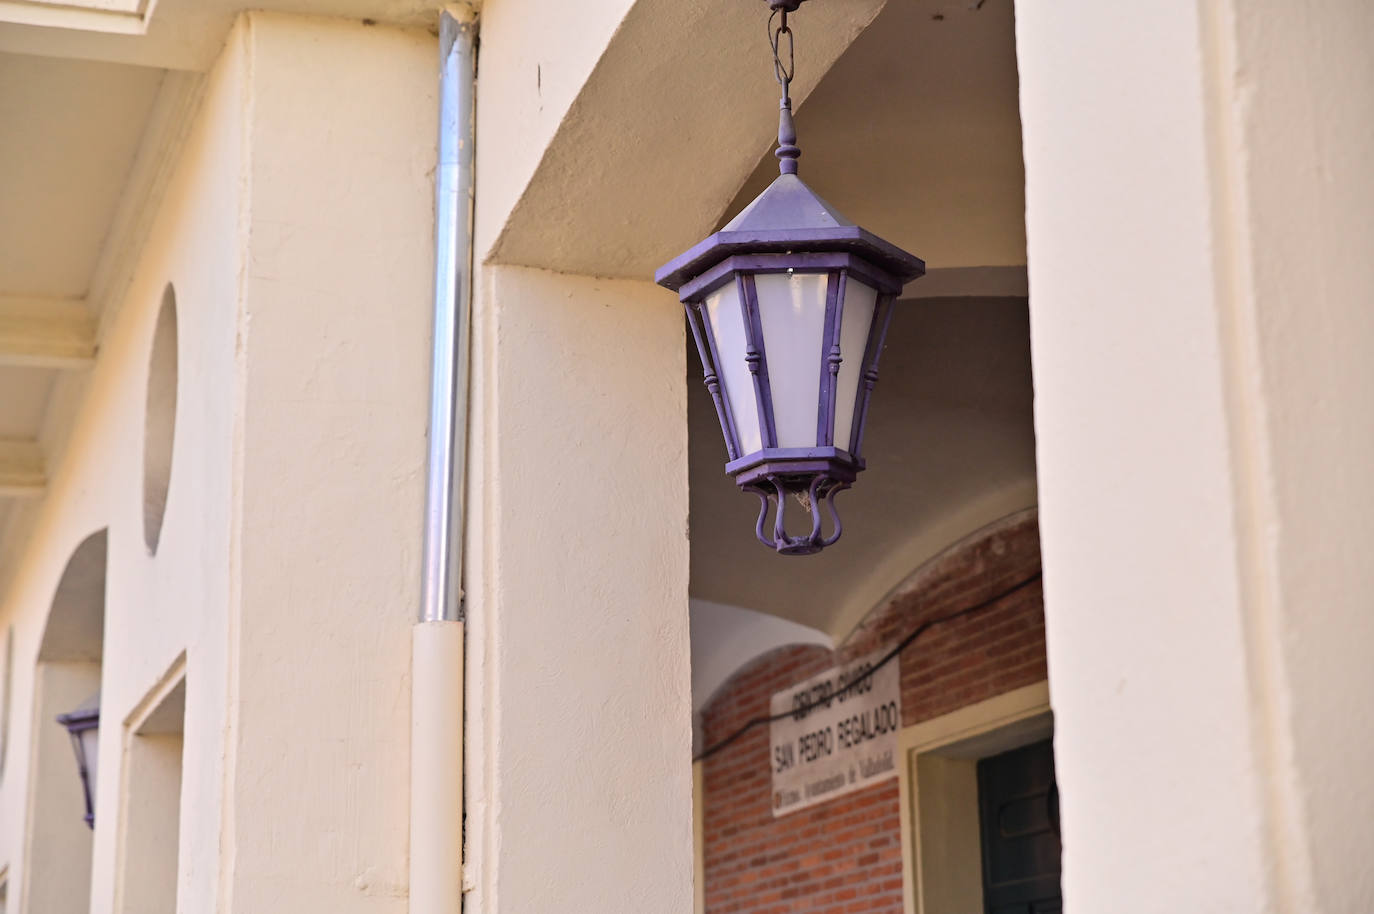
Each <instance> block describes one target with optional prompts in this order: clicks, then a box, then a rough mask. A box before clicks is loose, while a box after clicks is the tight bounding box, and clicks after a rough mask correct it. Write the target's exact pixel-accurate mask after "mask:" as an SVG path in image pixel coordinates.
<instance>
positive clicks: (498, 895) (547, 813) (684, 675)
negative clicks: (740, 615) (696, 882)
mask: <svg viewBox="0 0 1374 914" xmlns="http://www.w3.org/2000/svg"><path fill="white" fill-rule="evenodd" d="M475 308H476V325H475V332H474V341H475V342H474V346H475V351H474V355H473V396H474V402H473V416H474V425H473V431H472V451H471V452H472V463H471V465H470V467H469V483H470V502H469V515H468V534H467V535H468V548H469V564H468V604H467V606H468V618H467V631H468V638H469V640H468V689H467V697H468V716H467V762H466V766H465V770H466V773H467V792H466V802H467V811H466V829H467V858H466V870H467V879H468V889H469V894H468V903H469V904H470V905H471V906H472V907H473V910H477V911H481V912H482V914H545V912H547V914H554V912H565V911H596V912H599V914H642V912H645V911H690V910H691V909H692V871H693V862H692V774H691V761H690V759H691V740H692V724H691V700H690V672H689V645H688V629H687V573H688V553H687V549H688V544H687V422H686V366H685V365H684V358H685V352H686V349H685V342H684V338H683V334H684V326H683V321H682V315H681V312H680V309H679V307H678V306H677V304H676V302H674V301H673V300H672V297H671V296H665V295H664V294H663V292H662V290H661V289H658V288H657V287H655V286H653V285H651V284H650V283H647V282H634V281H625V280H601V279H594V278H591V277H584V276H569V275H565V274H557V273H550V272H545V271H541V270H532V269H526V268H519V267H488V268H486V269H485V270H484V271H483V273H482V282H481V283H480V287H479V290H478V295H477V296H476V302H475Z"/></svg>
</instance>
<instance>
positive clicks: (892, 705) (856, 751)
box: [768, 652, 902, 817]
mask: <svg viewBox="0 0 1374 914" xmlns="http://www.w3.org/2000/svg"><path fill="white" fill-rule="evenodd" d="M882 656H883V654H882V653H881V652H880V653H876V654H871V655H869V656H868V657H864V658H861V659H859V660H855V661H853V662H851V663H847V664H845V665H844V666H837V667H835V668H834V669H830V670H826V671H825V672H824V673H821V674H820V675H819V676H814V677H812V678H811V679H808V680H806V681H805V682H803V683H801V684H800V685H797V686H793V687H792V688H790V689H786V690H784V691H782V692H777V693H775V694H774V695H773V700H772V702H771V704H770V707H769V713H770V714H773V715H777V714H783V713H785V712H791V713H788V714H787V715H786V716H785V717H782V718H780V719H778V720H775V721H773V722H772V723H770V724H769V734H768V735H769V743H770V750H771V751H770V752H769V765H770V767H771V768H772V770H773V815H774V816H775V817H776V816H781V815H785V814H787V813H789V812H796V811H797V810H799V809H805V808H806V807H808V806H813V805H815V804H816V803H823V802H825V801H826V800H833V799H834V798H835V797H839V796H843V795H844V794H847V793H852V792H853V791H855V790H862V789H863V788H865V787H870V786H872V785H874V784H876V783H878V782H879V781H884V780H886V779H888V778H890V777H894V776H895V775H896V774H897V732H898V731H899V730H900V729H901V727H902V688H901V674H900V671H899V661H898V658H896V657H894V658H893V659H892V660H890V661H889V662H888V663H887V665H886V666H884V667H882V668H881V669H878V670H877V671H876V672H872V674H871V675H865V674H868V673H870V671H873V669H874V667H875V666H876V665H877V662H878V660H879V659H881V657H882ZM856 680H859V681H858V682H857V684H855V685H854V686H853V688H846V686H848V685H849V684H850V683H853V682H855V681H856Z"/></svg>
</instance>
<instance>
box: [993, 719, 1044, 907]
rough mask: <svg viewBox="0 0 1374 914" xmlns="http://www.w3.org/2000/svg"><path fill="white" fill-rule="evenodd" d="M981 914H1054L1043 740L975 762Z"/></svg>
mask: <svg viewBox="0 0 1374 914" xmlns="http://www.w3.org/2000/svg"><path fill="white" fill-rule="evenodd" d="M978 813H979V818H980V825H981V832H982V837H983V907H984V911H985V912H986V914H1058V912H1060V911H1062V910H1063V907H1064V903H1063V900H1062V896H1061V895H1060V889H1059V854H1060V844H1059V790H1058V788H1057V787H1056V785H1055V780H1054V748H1053V746H1052V744H1051V742H1050V741H1049V740H1045V741H1044V742H1039V743H1032V744H1031V745H1029V746H1022V747H1021V748H1020V749H1013V750H1011V751H1010V752H1004V753H1002V754H1001V755H994V756H992V757H990V758H985V759H983V760H982V761H980V762H979V763H978Z"/></svg>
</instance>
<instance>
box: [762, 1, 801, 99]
mask: <svg viewBox="0 0 1374 914" xmlns="http://www.w3.org/2000/svg"><path fill="white" fill-rule="evenodd" d="M779 13H781V14H782V21H781V22H779V23H778V26H777V28H774V27H773V20H774V19H776V18H777V17H778V14H779ZM784 35H786V36H787V48H786V50H787V64H786V65H785V66H784V64H783V62H782V36H784ZM768 46H769V47H770V48H772V49H773V76H774V77H776V78H777V80H778V85H780V86H782V97H783V98H788V97H790V94H789V91H788V90H789V87H790V84H791V82H792V77H793V75H794V74H795V73H796V71H797V62H796V55H795V48H794V47H793V42H792V29H790V28H788V25H787V10H786V9H785V8H784V9H775V10H773V14H772V15H771V16H769V17H768Z"/></svg>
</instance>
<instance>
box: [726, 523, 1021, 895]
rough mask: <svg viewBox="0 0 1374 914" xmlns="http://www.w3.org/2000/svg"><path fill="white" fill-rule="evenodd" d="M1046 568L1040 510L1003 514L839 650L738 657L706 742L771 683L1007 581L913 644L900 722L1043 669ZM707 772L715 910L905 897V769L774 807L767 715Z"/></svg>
mask: <svg viewBox="0 0 1374 914" xmlns="http://www.w3.org/2000/svg"><path fill="white" fill-rule="evenodd" d="M1039 570H1040V541H1039V536H1038V532H1037V526H1036V516H1035V513H1034V512H1033V511H1031V512H1024V513H1022V514H1018V515H1014V516H1012V517H1010V518H1007V519H1005V520H1003V521H1000V522H998V523H996V524H993V525H992V526H991V527H988V528H986V529H984V530H982V531H980V532H979V533H977V534H975V535H974V536H972V537H969V538H968V539H966V540H964V541H962V542H960V543H958V544H956V545H954V546H952V547H951V548H950V549H949V550H947V551H946V552H944V553H943V554H941V555H940V556H938V557H936V558H935V559H934V560H932V561H931V562H929V563H927V564H926V565H925V566H924V567H923V568H922V569H921V570H919V571H918V572H917V573H916V574H914V575H912V577H911V578H910V579H908V581H907V582H906V584H905V585H903V586H902V587H901V588H899V589H898V591H897V592H896V593H895V594H894V595H893V596H892V597H891V598H889V599H888V600H887V601H886V602H885V603H884V604H883V605H882V606H880V607H878V608H876V609H875V610H874V611H873V612H872V613H870V614H869V616H868V618H866V619H865V620H864V621H863V623H862V624H861V625H860V626H859V627H858V628H857V629H856V630H855V631H854V632H853V633H852V634H851V635H850V636H849V638H848V639H846V641H845V642H844V644H842V645H841V646H840V647H839V649H838V650H836V651H835V652H833V653H832V652H830V651H827V650H825V649H824V648H820V647H814V646H793V647H782V648H779V649H777V650H775V651H772V652H770V653H768V654H765V655H763V656H761V657H758V658H756V659H755V660H754V661H752V662H751V663H749V664H748V665H746V666H744V667H743V668H741V669H740V670H739V672H737V673H736V674H735V675H734V676H733V677H732V678H731V679H730V681H729V682H727V683H726V684H725V685H724V686H723V687H722V688H721V689H720V690H719V691H718V692H717V693H716V695H715V696H713V697H712V699H711V701H710V702H709V703H708V704H707V706H706V707H705V708H704V709H703V711H702V726H703V733H704V735H705V745H706V746H711V745H713V744H714V743H715V742H716V741H718V740H720V739H722V738H724V737H726V736H728V735H729V734H731V733H733V732H735V730H737V729H738V728H739V727H740V726H741V725H743V724H744V722H745V721H747V720H749V719H750V718H752V717H758V716H763V715H767V713H768V703H769V699H770V697H771V696H772V695H773V693H774V692H777V691H780V690H782V689H785V688H787V687H789V686H792V685H795V684H796V683H798V682H801V681H802V680H804V679H806V678H808V677H810V676H813V675H815V674H817V673H819V672H821V671H822V670H825V669H828V668H829V667H832V666H835V665H837V664H839V663H843V662H846V661H848V660H849V659H851V658H853V657H858V656H862V655H864V654H868V653H870V652H873V651H877V650H880V649H884V648H890V647H891V646H893V645H894V644H895V643H896V642H898V641H900V640H901V639H902V638H903V637H904V636H906V635H907V634H908V633H909V632H911V631H912V630H913V629H914V628H915V627H916V626H917V625H919V624H920V623H921V622H922V621H923V620H926V619H931V618H936V617H939V616H944V615H947V614H949V613H951V612H955V611H958V610H961V609H964V608H967V607H970V606H975V605H977V604H979V603H982V602H984V601H987V600H989V599H991V598H993V597H996V596H997V595H999V594H1003V593H1006V592H1007V591H1008V590H1011V591H1012V592H1011V593H1009V594H1007V595H1006V596H1004V597H1002V598H1000V599H997V600H996V601H995V602H993V603H991V604H990V605H989V606H988V607H987V608H986V609H982V610H979V611H977V612H975V613H972V614H970V615H967V616H964V617H962V618H960V619H958V620H955V621H952V622H948V623H944V624H941V625H938V626H936V627H934V628H932V629H931V630H929V631H927V632H926V633H925V634H924V635H922V636H921V637H920V638H918V639H917V640H916V641H915V642H913V643H912V644H911V645H909V646H908V647H907V648H906V650H904V651H903V652H902V654H901V658H900V663H901V683H902V723H903V725H904V726H910V725H912V724H915V723H919V722H920V721H923V720H928V719H929V718H932V717H938V716H939V715H942V714H947V713H949V712H950V711H954V710H956V709H958V708H961V707H963V706H965V705H968V704H973V703H975V702H979V701H983V700H985V699H988V698H991V697H993V696H995V695H999V694H1001V693H1003V692H1007V691H1010V690H1012V689H1016V688H1020V687H1021V686H1025V685H1030V684H1032V683H1035V682H1039V681H1041V680H1043V679H1044V678H1045V629H1044V613H1043V603H1042V597H1041V589H1040V582H1039V579H1038V578H1036V577H1035V576H1036V575H1037V574H1038V572H1039ZM1018 585H1021V586H1019V587H1018ZM899 764H905V760H902V761H901V762H899ZM703 781H704V794H705V797H704V809H705V821H704V823H703V827H704V830H705V872H706V910H707V912H709V914H734V912H739V914H745V912H748V914H782V912H792V911H810V912H824V914H840V912H844V914H849V912H860V911H863V912H870V911H873V912H893V914H900V912H901V911H902V858H901V854H902V840H901V812H900V810H899V808H898V787H897V780H896V778H893V779H891V780H888V781H884V782H883V783H882V784H880V785H877V786H875V787H871V788H869V789H867V790H863V791H859V792H857V793H852V794H849V795H847V796H844V797H840V798H838V799H835V800H831V801H830V802H828V803H823V804H821V805H819V806H812V807H810V808H808V809H804V810H801V811H799V812H795V813H791V814H788V815H786V816H783V817H781V818H778V819H774V818H773V813H772V776H771V774H770V767H769V748H768V728H767V727H766V726H760V727H755V728H754V729H753V730H751V731H749V732H748V733H747V734H745V735H744V736H743V737H741V738H740V739H739V740H737V741H736V742H734V743H732V744H731V745H730V746H728V747H727V748H725V749H724V750H723V751H721V752H718V753H716V754H714V755H712V756H711V757H709V758H707V759H706V761H705V762H704V771H703Z"/></svg>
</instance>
